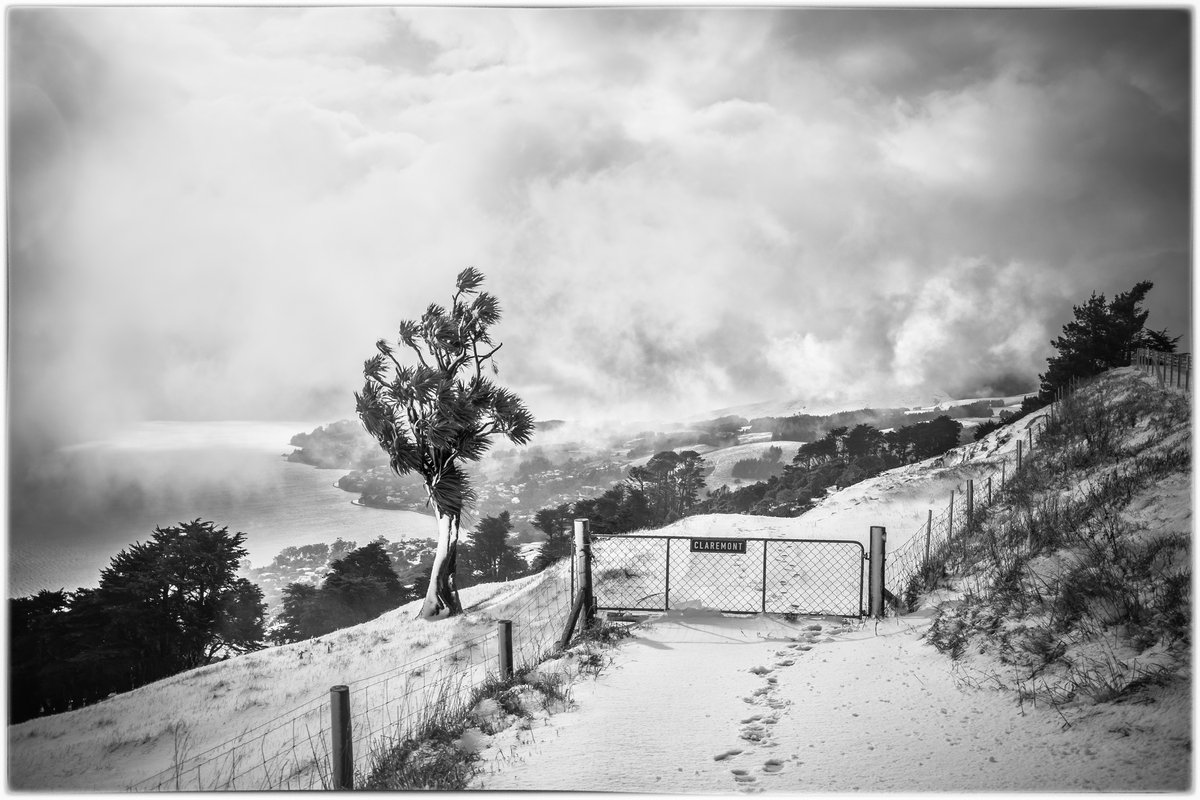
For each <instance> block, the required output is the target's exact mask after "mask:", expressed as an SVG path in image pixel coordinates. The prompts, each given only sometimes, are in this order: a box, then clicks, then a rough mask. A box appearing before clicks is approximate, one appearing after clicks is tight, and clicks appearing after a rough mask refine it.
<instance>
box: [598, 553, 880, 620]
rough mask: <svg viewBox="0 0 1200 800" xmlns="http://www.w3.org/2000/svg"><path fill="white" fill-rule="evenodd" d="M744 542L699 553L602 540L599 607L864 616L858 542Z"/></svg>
mask: <svg viewBox="0 0 1200 800" xmlns="http://www.w3.org/2000/svg"><path fill="white" fill-rule="evenodd" d="M742 541H744V543H745V551H744V552H692V550H691V547H690V542H691V540H690V539H689V538H687V537H667V536H622V535H614V536H596V537H594V538H593V541H592V580H593V584H594V587H595V588H594V591H595V596H596V606H597V608H600V609H605V610H624V611H667V610H670V609H681V608H710V609H716V610H720V611H733V612H770V613H795V614H842V615H847V616H860V615H861V614H862V604H863V600H862V598H863V588H864V580H863V547H862V545H861V544H859V543H858V542H850V541H824V540H806V539H745V540H742Z"/></svg>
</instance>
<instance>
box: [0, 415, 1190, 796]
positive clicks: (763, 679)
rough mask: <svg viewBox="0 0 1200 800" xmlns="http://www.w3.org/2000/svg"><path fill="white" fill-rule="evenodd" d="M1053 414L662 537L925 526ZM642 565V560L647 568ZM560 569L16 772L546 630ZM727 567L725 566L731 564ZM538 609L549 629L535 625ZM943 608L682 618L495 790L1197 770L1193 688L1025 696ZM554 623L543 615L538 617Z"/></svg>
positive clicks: (1030, 783) (115, 765) (367, 634)
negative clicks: (1098, 699) (1090, 696)
mask: <svg viewBox="0 0 1200 800" xmlns="http://www.w3.org/2000/svg"><path fill="white" fill-rule="evenodd" d="M1044 413H1046V412H1039V413H1037V414H1034V415H1031V416H1029V417H1026V418H1024V419H1022V420H1019V421H1018V422H1017V423H1015V424H1014V425H1011V426H1006V427H1005V428H1002V429H1000V430H998V431H996V432H994V433H992V434H991V435H989V436H988V437H986V438H985V439H983V440H982V441H980V442H977V443H974V444H971V445H967V446H963V447H960V448H957V449H955V450H953V451H950V452H949V453H947V454H945V455H943V456H940V457H938V458H935V459H930V460H929V461H925V462H921V463H919V464H912V465H908V466H905V467H901V468H898V469H895V470H891V471H889V472H886V473H883V474H881V475H878V476H876V477H875V478H872V479H870V480H868V481H864V482H863V483H860V484H857V485H855V486H852V487H849V488H847V489H844V490H841V491H838V492H835V493H833V494H831V495H829V496H828V497H826V498H825V499H824V500H823V501H822V502H821V503H820V504H819V505H818V506H817V507H816V508H814V509H812V510H811V511H810V512H808V513H807V514H805V515H803V516H802V517H799V518H795V519H786V518H774V517H753V516H741V515H705V516H697V517H689V518H686V519H683V520H681V521H679V522H677V523H675V524H674V525H672V526H670V527H668V528H667V529H665V530H662V531H658V532H656V533H662V534H666V535H673V536H692V537H705V536H712V537H720V538H737V537H765V538H786V537H791V538H812V539H850V540H856V541H859V542H863V543H864V544H865V543H867V540H868V534H869V529H870V526H872V525H884V526H885V527H887V529H888V531H889V550H892V549H895V548H899V547H901V546H903V545H904V543H905V542H906V541H907V540H908V539H909V538H910V537H912V536H913V535H917V534H919V533H920V532H921V531H922V529H923V527H922V526H923V525H924V522H925V519H926V516H927V514H928V511H929V510H930V509H932V510H934V511H935V513H936V512H937V511H938V510H940V509H942V508H944V507H945V505H946V503H947V500H948V497H949V492H950V491H951V490H952V489H956V488H957V489H959V490H960V491H961V489H962V487H963V484H964V482H965V481H966V480H967V479H969V478H975V479H977V483H976V490H977V491H983V489H982V486H981V484H980V482H979V479H981V478H985V477H986V476H987V475H996V474H998V473H999V472H1000V470H1001V469H1002V468H1003V469H1006V470H1009V471H1011V469H1012V465H1013V463H1014V461H1015V450H1016V443H1017V441H1025V442H1028V438H1027V429H1028V428H1029V426H1031V425H1034V424H1037V419H1038V417H1040V416H1042V415H1043V414H1044ZM1155 491H1157V492H1158V494H1157V495H1156V494H1154V493H1153V492H1148V493H1145V495H1144V496H1139V497H1138V498H1137V502H1136V504H1135V506H1134V508H1133V513H1136V514H1138V515H1140V517H1139V518H1140V519H1142V520H1144V521H1145V523H1146V524H1147V525H1168V524H1169V525H1176V526H1178V525H1186V526H1189V527H1190V505H1188V506H1187V508H1186V509H1184V508H1181V507H1180V503H1179V500H1178V498H1179V496H1180V494H1179V492H1180V486H1177V485H1172V486H1160V487H1156V489H1155ZM629 566H631V567H634V566H637V565H634V564H630V565H629ZM567 580H568V577H567V572H566V570H565V569H563V568H562V566H560V567H559V568H556V569H554V570H552V571H551V572H548V573H544V574H542V575H539V576H533V577H531V578H526V579H522V580H520V581H514V582H512V583H509V584H490V585H483V586H476V587H471V588H470V589H467V590H464V591H463V593H462V594H463V602H464V605H466V606H467V607H468V613H467V614H466V615H464V616H463V617H460V618H456V619H453V620H449V621H443V622H437V623H425V622H420V621H417V620H414V619H413V616H414V614H415V611H416V605H415V604H411V605H409V606H406V607H404V608H401V609H398V610H396V611H393V612H390V613H388V614H385V615H384V616H382V617H380V618H379V619H377V620H374V621H372V622H369V623H366V624H364V625H360V626H358V627H355V628H351V629H347V630H345V631H339V632H337V633H334V634H330V635H328V636H325V637H321V638H320V639H317V640H313V641H310V642H304V643H299V644H294V645H288V646H285V647H277V648H271V649H268V650H265V651H262V652H259V653H254V654H251V655H248V656H243V657H240V658H237V659H233V660H230V661H228V662H224V663H221V664H215V665H211V666H209V667H205V668H202V669H199V670H193V671H191V672H187V673H183V674H181V675H177V676H174V677H172V678H169V679H166V680H164V681H160V682H158V683H155V684H152V685H150V686H146V687H142V688H141V689H138V690H135V691H133V692H129V693H127V694H124V695H120V696H118V697H114V698H112V699H110V700H107V701H105V702H102V703H99V704H97V705H95V706H91V707H88V708H84V709H80V710H78V711H74V712H70V713H67V714H61V715H57V716H54V717H49V718H42V719H37V720H31V721H29V722H26V723H23V724H21V725H16V726H11V727H10V729H9V777H10V783H11V786H12V787H13V788H17V789H43V790H71V789H75V790H96V789H117V790H119V789H123V788H126V787H128V786H130V785H132V784H135V783H137V782H138V781H140V780H143V779H145V778H147V777H149V776H151V775H153V774H154V773H156V772H159V771H162V770H167V769H169V768H170V767H171V766H172V763H173V762H174V761H176V760H178V758H179V755H178V752H177V748H178V747H179V746H180V745H181V743H182V746H184V747H185V748H186V749H187V750H188V752H189V753H200V752H202V751H204V750H206V749H207V748H210V747H213V746H215V745H218V744H219V743H221V742H223V741H225V740H227V739H229V738H230V737H231V736H235V735H237V734H239V733H240V732H241V731H243V730H250V729H252V728H254V727H255V726H259V725H268V724H270V722H271V721H272V720H273V719H275V718H276V717H277V716H278V715H279V714H280V713H281V712H282V711H286V710H287V709H289V708H292V707H294V706H296V705H298V704H300V703H304V702H306V701H309V700H310V699H312V698H314V697H317V698H319V697H321V696H322V695H324V694H326V693H327V692H328V690H329V687H330V686H332V685H334V684H340V683H349V684H351V686H353V685H354V682H355V681H361V680H365V679H367V678H369V677H370V676H372V675H376V674H378V673H380V672H381V671H384V670H388V669H394V668H396V667H397V666H401V665H403V664H405V663H407V662H411V661H412V660H414V659H418V658H421V657H422V656H423V655H425V654H428V653H431V652H435V651H438V650H441V649H447V648H451V647H454V646H456V645H458V644H460V643H462V642H464V641H466V640H469V639H472V638H475V637H478V636H481V635H484V634H486V633H488V632H490V631H492V630H494V628H495V621H496V620H497V619H503V618H512V619H515V620H516V621H517V624H518V628H520V626H521V625H523V624H524V625H525V628H526V630H525V631H524V632H523V633H521V634H519V636H520V635H535V638H536V637H540V639H541V640H542V641H547V640H549V639H550V638H552V637H553V635H554V634H555V633H557V632H558V631H559V630H561V625H562V622H563V617H564V616H565V614H564V612H563V609H561V608H556V609H550V610H546V611H545V613H542V614H540V615H539V616H537V617H535V618H531V617H529V616H527V614H528V613H529V608H530V603H531V600H532V599H535V598H536V599H539V600H540V599H541V598H544V597H555V598H560V599H561V598H562V597H563V596H565V593H566V592H565V587H566V582H567ZM712 580H713V581H714V582H716V581H719V580H720V577H719V576H715V575H714V576H713V577H712ZM529 619H536V620H538V621H537V623H536V625H535V624H530V623H528V622H525V620H529ZM929 624H930V623H929V618H928V615H927V614H926V615H924V616H922V615H918V616H915V617H909V618H905V619H902V620H889V621H886V622H884V623H880V624H878V625H877V624H875V623H866V624H863V623H858V622H847V621H845V620H842V619H823V620H793V621H788V620H787V619H783V618H777V617H758V618H753V619H749V620H747V619H744V618H725V617H721V616H719V615H713V614H712V613H711V612H696V611H694V610H693V611H687V612H672V613H671V614H669V615H667V617H666V618H664V620H663V621H662V622H660V623H657V624H654V625H651V626H649V627H647V628H645V629H643V630H641V631H640V632H639V633H638V636H637V638H636V640H635V641H633V642H631V643H629V644H626V645H624V646H622V647H620V648H619V649H618V650H616V651H615V652H614V656H613V657H614V663H613V664H612V665H611V667H610V668H609V670H608V671H607V672H606V673H604V674H602V675H601V677H600V678H599V680H597V681H595V682H593V683H589V684H584V685H580V686H577V687H576V688H575V690H574V697H575V699H576V702H577V703H578V705H579V711H578V712H575V713H568V714H563V715H559V716H556V717H550V718H543V719H541V720H540V721H539V722H538V724H537V725H535V726H533V727H532V728H527V729H512V730H510V731H508V732H506V733H502V734H498V735H497V736H496V738H495V739H490V740H489V739H487V738H486V737H477V739H476V741H479V742H482V743H483V744H484V745H485V749H484V751H483V755H484V757H485V762H484V763H485V765H486V766H485V771H484V775H483V776H482V777H481V779H480V780H481V786H482V788H488V789H500V788H521V789H562V790H592V791H611V790H625V791H640V792H669V791H686V792H704V793H711V792H722V793H723V792H729V791H734V790H736V789H746V788H766V789H774V790H782V791H792V792H796V791H805V792H810V791H846V790H854V789H860V790H876V791H896V790H906V791H914V790H954V789H958V790H1005V789H1009V790H1027V791H1028V790H1038V791H1044V790H1096V789H1107V790H1120V789H1126V790H1162V789H1166V790H1179V789H1183V788H1186V787H1187V786H1188V781H1189V776H1190V770H1189V766H1188V765H1189V764H1190V738H1191V726H1190V706H1189V704H1188V698H1189V688H1190V687H1189V686H1188V685H1181V684H1178V683H1175V684H1168V685H1164V686H1161V687H1157V688H1156V687H1151V688H1150V690H1149V691H1148V693H1147V694H1145V695H1143V696H1142V699H1143V700H1145V702H1142V703H1139V704H1133V703H1131V704H1125V705H1120V704H1118V705H1110V706H1103V707H1097V708H1095V709H1093V710H1091V711H1090V712H1089V713H1085V714H1083V715H1082V716H1077V717H1076V718H1075V719H1074V721H1073V722H1072V724H1071V725H1070V726H1064V725H1063V718H1062V717H1061V716H1060V714H1059V712H1058V711H1057V710H1055V709H1053V708H1050V707H1048V706H1045V705H1037V706H1032V707H1031V706H1030V704H1029V703H1028V702H1025V703H1024V704H1022V703H1021V702H1020V701H1021V695H1019V694H1016V693H1012V692H997V691H992V690H986V689H983V688H980V684H979V680H978V678H977V677H972V678H970V679H969V680H964V679H963V678H964V676H963V675H962V674H961V673H960V672H959V670H958V668H957V667H956V665H955V662H952V661H951V660H949V659H948V658H946V657H945V656H943V655H941V654H940V653H937V652H936V651H935V650H934V649H933V648H932V647H930V646H928V645H927V644H925V643H923V642H922V641H921V638H920V637H921V635H922V633H923V632H925V631H926V630H927V629H928V627H929ZM537 626H540V630H535V629H534V628H536V627H537Z"/></svg>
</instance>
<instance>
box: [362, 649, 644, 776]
mask: <svg viewBox="0 0 1200 800" xmlns="http://www.w3.org/2000/svg"><path fill="white" fill-rule="evenodd" d="M630 635H631V634H630V633H629V631H628V629H626V628H625V627H623V626H617V625H598V626H593V627H591V628H589V629H588V630H586V631H585V632H584V633H582V634H580V635H579V636H578V637H577V638H576V639H575V641H574V642H573V644H572V647H571V648H570V649H569V650H568V651H565V652H563V653H556V654H553V655H552V656H549V657H548V658H547V659H546V660H545V661H543V662H542V664H540V665H537V666H527V667H524V668H522V669H519V670H516V671H515V672H514V674H513V675H512V676H511V677H508V678H501V677H497V676H491V677H489V678H488V679H487V681H485V682H484V684H483V685H482V686H480V687H479V688H478V689H476V690H475V691H474V692H473V693H472V694H471V696H470V697H469V698H468V699H467V700H466V701H464V702H454V701H452V700H450V699H449V698H448V697H445V698H443V699H442V701H440V702H437V703H434V704H432V705H431V706H430V709H431V711H430V713H429V714H428V716H427V717H426V718H425V719H424V720H423V721H422V722H421V723H420V724H419V725H418V726H417V729H416V731H415V732H414V733H412V734H411V735H409V736H406V737H404V738H403V739H400V740H398V741H397V740H392V741H385V742H383V743H381V744H379V745H377V746H376V747H375V749H374V751H373V752H372V754H371V766H370V768H369V770H368V771H367V774H366V775H365V776H364V777H363V778H361V779H360V780H357V781H356V782H355V785H356V787H357V788H362V789H387V790H393V791H394V790H414V789H416V790H426V791H462V790H464V789H467V788H468V787H469V785H470V782H471V779H472V778H473V777H475V775H476V774H477V772H478V763H479V760H480V757H479V754H478V745H479V742H480V740H481V739H484V738H486V737H488V736H491V735H494V734H496V733H499V732H500V731H502V730H505V729H507V728H509V727H511V726H513V725H522V724H525V725H527V724H528V720H531V719H532V718H533V717H534V715H535V713H536V712H539V711H540V712H546V713H553V712H555V711H560V710H565V709H566V708H568V707H569V706H570V704H571V689H570V686H571V681H572V680H573V678H574V676H576V675H580V674H583V675H592V676H595V675H598V674H599V672H600V671H601V670H602V669H603V668H604V667H605V666H607V665H608V663H610V662H611V657H609V656H607V655H605V654H604V653H603V651H604V650H605V649H607V648H609V647H611V646H612V645H613V644H615V643H616V642H618V641H620V640H621V639H624V638H627V637H628V636H630Z"/></svg>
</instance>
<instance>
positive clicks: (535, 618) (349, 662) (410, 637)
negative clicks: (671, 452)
mask: <svg viewBox="0 0 1200 800" xmlns="http://www.w3.org/2000/svg"><path fill="white" fill-rule="evenodd" d="M461 597H462V603H463V607H464V608H465V609H466V611H467V613H465V614H464V615H462V616H460V617H455V618H452V619H449V620H444V621H439V622H425V621H422V620H418V619H415V617H416V614H417V611H418V610H419V608H420V603H421V601H419V600H418V601H414V602H412V603H409V604H407V605H404V606H401V607H400V608H398V609H396V610H394V611H390V612H388V613H386V614H384V615H383V616H381V617H379V618H377V619H375V620H372V621H370V622H366V623H363V624H362V625H358V626H356V627H353V628H347V629H345V630H341V631H336V632H334V633H330V634H328V635H326V636H322V637H319V638H317V639H312V640H310V641H306V642H298V643H295V644H290V645H284V646H280V647H271V648H268V649H266V650H261V651H259V652H256V653H250V654H248V655H244V656H240V657H238V658H234V659H231V660H229V661H224V662H220V663H217V664H212V665H209V666H207V667H201V668H199V669H195V670H190V671H188V672H183V673H180V674H178V675H174V676H172V677H170V678H166V679H164V680H161V681H158V682H156V683H152V684H149V685H147V686H143V687H140V688H138V689H135V690H133V691H131V692H127V693H125V694H120V695H117V696H115V697H112V698H110V699H108V700H105V701H103V702H100V703H97V704H95V705H92V706H87V707H85V708H81V709H78V710H76V711H71V712H67V713H64V714H57V715H54V716H50V717H42V718H39V719H33V720H29V721H27V722H24V723H21V724H19V725H12V726H9V730H8V763H9V781H10V785H11V787H12V788H14V789H22V790H26V789H39V790H48V789H53V790H75V791H80V790H86V791H95V790H122V789H125V788H127V787H130V786H132V785H134V784H136V783H137V782H139V781H142V780H145V779H147V778H150V777H151V776H153V775H155V774H156V773H159V772H160V771H163V770H168V769H171V768H172V765H173V764H174V763H176V762H178V761H180V760H184V761H186V760H187V759H188V758H191V757H193V756H196V755H197V754H202V753H204V752H205V751H207V750H209V749H210V748H213V747H216V746H218V745H220V744H221V743H223V742H227V741H228V740H230V739H232V738H234V737H237V736H239V735H240V734H242V732H244V731H254V730H255V729H257V728H259V726H268V727H269V726H270V724H271V723H272V721H273V720H275V719H276V718H277V717H279V716H280V715H283V714H285V713H286V712H289V711H290V710H292V709H295V708H297V707H299V706H301V705H303V704H305V703H307V702H310V701H314V700H316V701H320V700H322V699H323V698H325V697H327V696H328V694H329V690H330V687H331V686H334V685H337V684H348V685H349V686H350V687H351V689H352V690H354V689H355V688H356V684H358V683H361V682H364V681H368V680H369V679H370V678H371V677H372V676H377V675H379V674H380V673H383V672H386V671H388V670H394V669H397V668H400V667H403V666H404V665H405V664H406V663H412V662H414V661H418V660H421V659H424V658H427V657H429V656H430V654H436V653H438V652H439V651H444V650H448V649H452V648H456V647H458V646H459V645H460V644H462V643H463V642H467V641H469V640H472V639H476V638H478V637H480V636H484V635H486V634H489V633H493V632H494V631H495V630H496V620H498V619H514V620H517V621H518V624H517V626H516V629H515V631H514V639H515V641H514V649H516V650H517V651H518V654H520V653H521V652H522V651H523V650H524V651H528V650H529V649H530V648H531V647H536V649H538V650H539V651H540V650H541V649H542V648H543V647H544V646H545V644H547V643H548V642H550V641H552V640H554V638H555V637H557V635H558V634H559V633H560V632H561V630H562V625H563V620H564V618H565V611H563V608H564V607H565V606H566V601H565V598H568V597H569V584H568V573H567V572H566V570H565V565H564V564H560V565H558V566H556V567H554V568H551V569H550V570H547V571H546V572H543V573H541V574H539V575H534V576H531V577H528V578H523V579H520V580H517V581H512V582H509V583H494V584H483V585H479V586H472V587H470V588H467V589H464V590H463V591H462V592H461ZM531 601H533V602H534V603H535V606H537V607H535V608H534V609H529V604H530V602H531ZM492 652H493V653H494V648H493V649H492ZM321 724H323V721H322V722H319V723H318V725H321ZM360 744H361V743H360ZM177 749H178V750H179V751H181V752H177ZM365 754H366V751H365V750H364V751H362V753H360V755H365ZM271 755H273V754H270V753H263V754H261V755H260V754H259V753H257V752H255V753H254V754H253V756H252V758H263V759H266V758H268V757H269V756H271Z"/></svg>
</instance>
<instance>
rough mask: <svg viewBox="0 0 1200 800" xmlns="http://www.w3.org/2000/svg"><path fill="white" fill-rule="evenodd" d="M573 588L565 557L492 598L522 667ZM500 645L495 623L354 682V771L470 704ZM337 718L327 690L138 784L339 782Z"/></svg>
mask: <svg viewBox="0 0 1200 800" xmlns="http://www.w3.org/2000/svg"><path fill="white" fill-rule="evenodd" d="M570 585H571V566H570V565H569V564H568V563H566V562H559V563H558V564H554V565H552V566H550V567H549V568H548V569H547V570H546V571H545V572H543V573H542V574H541V577H540V579H538V580H536V581H534V582H533V583H532V586H530V585H526V586H522V587H519V588H518V589H516V590H514V591H513V592H512V593H510V595H508V596H507V597H500V598H498V599H496V600H494V601H492V602H491V603H489V608H488V610H489V612H491V611H498V612H500V613H503V614H504V615H505V616H506V617H507V618H508V619H510V620H511V621H512V661H511V664H512V666H513V668H514V669H518V670H519V669H521V668H523V667H528V666H533V665H535V664H537V663H539V662H540V661H541V660H543V658H544V657H545V656H546V655H547V654H548V653H549V652H550V651H552V650H553V649H554V648H555V646H556V644H557V641H558V638H559V636H560V634H561V633H562V629H563V625H564V623H565V621H566V619H567V617H568V614H569V612H570V608H571V596H570V594H569V591H570ZM470 610H471V609H468V612H470ZM500 646H501V642H500V636H499V633H498V629H493V630H491V631H488V632H485V633H481V634H479V635H477V636H474V637H472V638H470V639H467V640H465V641H460V642H457V643H456V644H455V645H454V646H453V647H448V648H445V649H443V650H440V651H437V652H434V653H427V654H424V655H422V656H421V657H420V658H414V659H411V660H409V661H407V662H406V663H404V664H401V665H398V666H396V667H394V668H392V669H388V670H384V671H381V672H378V673H376V674H373V675H367V676H363V677H359V678H357V679H356V680H353V681H347V682H346V686H348V687H349V703H350V709H351V715H350V728H351V731H352V734H351V737H350V739H351V743H352V751H353V773H354V774H355V775H356V776H358V778H361V777H365V776H366V775H367V774H369V772H370V771H371V768H372V765H373V763H374V757H375V756H377V755H378V754H380V752H381V751H383V750H386V749H388V748H389V747H390V746H392V745H395V744H397V743H400V742H403V741H405V740H406V739H410V738H413V737H415V736H416V735H417V734H418V733H419V732H420V731H421V729H422V727H424V726H425V725H426V724H427V723H428V722H429V721H431V720H433V719H436V718H438V716H439V715H444V714H445V713H446V711H447V710H455V709H462V710H465V708H466V706H467V704H468V703H469V702H470V701H471V699H472V696H473V695H474V693H475V692H476V691H477V690H478V689H479V688H480V687H482V686H483V685H484V684H485V683H486V682H488V681H489V679H492V678H495V677H496V676H497V675H498V674H499V672H500V669H499V659H500ZM332 717H333V708H332V706H331V701H330V695H329V694H325V695H323V696H321V697H315V698H313V699H311V700H309V701H308V702H306V703H303V704H301V705H299V706H297V707H295V708H293V709H291V710H289V711H286V712H284V713H282V714H280V715H279V716H277V717H275V718H273V719H271V720H269V721H267V722H264V723H262V724H260V725H258V726H256V727H255V728H253V729H251V730H248V731H245V732H243V733H241V734H239V735H238V736H236V737H233V738H231V739H228V740H226V741H224V742H221V743H220V744H218V745H215V746H213V747H210V748H208V749H206V750H204V751H202V752H200V753H196V754H192V755H188V756H187V757H184V756H183V753H184V752H185V751H186V749H187V747H186V745H187V743H186V742H185V741H183V740H180V741H178V742H177V744H176V748H177V749H176V753H177V757H176V760H175V763H174V764H173V765H172V766H171V767H169V768H168V769H166V770H163V771H161V772H159V773H157V774H155V775H152V776H151V777H149V778H146V779H145V780H142V781H139V782H138V783H136V784H134V785H133V786H131V787H130V788H131V789H132V790H134V791H214V790H223V791H263V790H306V789H330V788H334V784H333V766H332V765H333V759H332V753H333V750H334V745H333V734H332ZM181 729H183V726H181ZM355 783H356V784H357V783H359V780H358V779H356V780H355Z"/></svg>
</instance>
